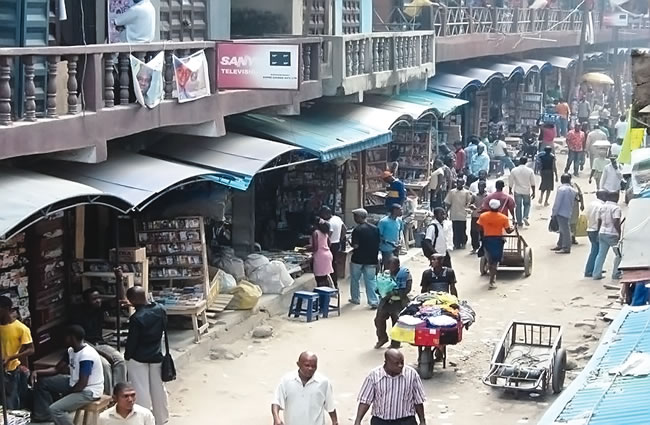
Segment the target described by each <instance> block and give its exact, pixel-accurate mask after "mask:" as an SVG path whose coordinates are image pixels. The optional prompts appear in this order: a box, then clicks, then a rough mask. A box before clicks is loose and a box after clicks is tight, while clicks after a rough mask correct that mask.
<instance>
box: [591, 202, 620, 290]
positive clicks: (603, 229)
mask: <svg viewBox="0 0 650 425" xmlns="http://www.w3.org/2000/svg"><path fill="white" fill-rule="evenodd" d="M618 195H619V194H618V192H607V193H606V195H605V203H604V204H603V205H602V206H601V207H600V209H599V211H598V254H597V255H596V261H595V262H594V270H593V272H592V274H591V277H592V278H593V279H595V280H600V279H602V278H603V266H604V265H605V260H606V259H607V253H608V252H609V249H610V248H612V250H613V251H614V255H615V257H614V265H613V267H612V279H620V278H621V271H620V270H619V269H618V266H619V265H620V264H621V250H620V247H619V242H620V239H621V221H622V217H623V213H622V212H621V207H619V206H618Z"/></svg>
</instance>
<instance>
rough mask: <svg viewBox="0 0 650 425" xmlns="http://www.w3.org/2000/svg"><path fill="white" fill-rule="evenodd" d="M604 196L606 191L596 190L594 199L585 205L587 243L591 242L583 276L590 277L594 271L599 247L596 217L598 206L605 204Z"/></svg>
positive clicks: (598, 213) (598, 210)
mask: <svg viewBox="0 0 650 425" xmlns="http://www.w3.org/2000/svg"><path fill="white" fill-rule="evenodd" d="M606 197H607V192H606V191H604V190H599V191H597V192H596V199H594V200H593V201H592V202H591V203H590V204H589V205H588V206H587V211H586V213H587V236H588V237H589V243H591V251H589V257H587V264H586V265H585V277H591V275H592V273H593V272H594V264H595V263H596V256H597V255H598V249H599V244H598V219H599V217H600V208H601V207H602V206H603V205H605V198H606Z"/></svg>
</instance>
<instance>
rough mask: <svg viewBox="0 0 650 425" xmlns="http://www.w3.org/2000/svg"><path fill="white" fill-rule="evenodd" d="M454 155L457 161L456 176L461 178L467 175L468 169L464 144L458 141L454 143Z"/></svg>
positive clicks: (455, 164)
mask: <svg viewBox="0 0 650 425" xmlns="http://www.w3.org/2000/svg"><path fill="white" fill-rule="evenodd" d="M454 153H455V154H456V161H455V162H454V167H455V168H456V174H457V175H459V176H461V175H464V174H465V169H466V167H467V163H466V161H465V160H466V154H465V150H464V149H463V142H461V141H460V140H456V141H455V142H454Z"/></svg>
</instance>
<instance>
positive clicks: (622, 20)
mask: <svg viewBox="0 0 650 425" xmlns="http://www.w3.org/2000/svg"><path fill="white" fill-rule="evenodd" d="M603 23H604V24H605V26H607V27H626V26H627V25H628V14H627V13H625V12H615V13H608V14H606V15H605V17H604V18H603Z"/></svg>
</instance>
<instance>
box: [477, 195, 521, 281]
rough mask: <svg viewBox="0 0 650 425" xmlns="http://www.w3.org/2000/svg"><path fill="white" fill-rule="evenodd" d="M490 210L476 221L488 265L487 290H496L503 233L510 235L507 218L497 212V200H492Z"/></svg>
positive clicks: (501, 256) (510, 230) (498, 203)
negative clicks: (481, 236) (488, 280)
mask: <svg viewBox="0 0 650 425" xmlns="http://www.w3.org/2000/svg"><path fill="white" fill-rule="evenodd" d="M488 206H489V208H490V210H489V211H486V212H484V213H482V214H481V215H480V216H479V218H478V221H477V224H478V225H479V226H480V227H481V230H482V234H483V241H482V242H483V250H484V254H483V255H485V258H486V260H487V263H488V275H489V276H490V283H489V289H495V288H496V276H497V268H498V267H499V263H500V262H501V259H502V258H503V245H504V243H505V241H504V239H503V232H506V233H512V231H513V228H512V227H511V226H510V220H508V216H506V215H505V214H503V213H501V212H499V209H500V208H501V203H500V202H499V200H498V199H492V200H490V201H489V204H488Z"/></svg>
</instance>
